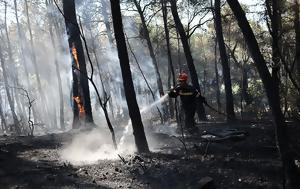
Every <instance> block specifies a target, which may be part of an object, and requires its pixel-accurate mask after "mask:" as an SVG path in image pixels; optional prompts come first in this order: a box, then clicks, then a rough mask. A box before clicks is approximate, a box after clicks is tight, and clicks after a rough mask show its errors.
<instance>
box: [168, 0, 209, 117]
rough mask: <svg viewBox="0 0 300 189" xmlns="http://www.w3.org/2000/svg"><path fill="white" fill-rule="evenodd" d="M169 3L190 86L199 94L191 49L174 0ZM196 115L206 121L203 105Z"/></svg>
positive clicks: (198, 108)
mask: <svg viewBox="0 0 300 189" xmlns="http://www.w3.org/2000/svg"><path fill="white" fill-rule="evenodd" d="M170 3H171V11H172V15H173V18H174V22H175V25H176V28H177V30H178V33H179V35H180V38H181V43H182V46H183V50H184V54H185V57H186V62H187V65H188V68H189V71H190V75H191V79H192V84H193V85H194V87H195V88H196V89H197V90H198V91H199V92H200V85H199V81H198V75H197V72H196V68H195V65H194V60H193V57H192V53H191V49H190V46H189V43H188V38H187V35H186V33H185V30H184V27H183V25H182V23H181V20H180V18H179V16H178V12H177V5H176V1H175V0H174V1H170ZM197 113H198V117H199V119H200V120H206V119H207V118H206V114H205V109H204V105H203V103H199V104H198V106H197Z"/></svg>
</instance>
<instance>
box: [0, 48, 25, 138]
mask: <svg viewBox="0 0 300 189" xmlns="http://www.w3.org/2000/svg"><path fill="white" fill-rule="evenodd" d="M0 62H1V67H2V74H3V80H4V86H5V92H6V95H7V99H8V104H9V107H10V110H11V113H12V117H13V121H14V129H15V133H16V134H17V135H19V134H21V130H20V124H19V120H18V117H17V114H16V112H15V106H14V103H13V98H12V96H11V93H10V90H9V84H8V75H7V74H8V72H7V69H6V65H5V59H4V57H3V52H2V48H1V45H0Z"/></svg>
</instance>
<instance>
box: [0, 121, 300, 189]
mask: <svg viewBox="0 0 300 189" xmlns="http://www.w3.org/2000/svg"><path fill="white" fill-rule="evenodd" d="M197 126H198V128H199V132H198V133H197V134H195V135H186V137H185V138H184V140H183V139H182V138H181V136H180V135H170V134H167V133H163V132H154V133H152V134H151V136H150V135H148V138H149V145H150V148H151V149H152V153H150V154H139V155H137V154H134V153H131V152H130V153H127V154H126V153H122V154H121V155H120V156H119V155H118V153H116V154H113V155H116V156H117V157H116V156H113V155H112V154H110V156H107V157H106V158H105V157H99V158H98V160H97V158H96V159H95V158H93V159H89V156H91V155H93V154H89V153H87V152H85V151H83V153H85V156H86V159H88V160H89V161H88V162H85V163H84V162H81V163H80V161H77V163H76V161H75V163H74V162H72V161H68V160H66V159H65V158H64V157H65V155H66V154H64V150H65V149H66V148H68V146H69V145H70V144H72V145H75V146H72V148H75V149H76V144H77V145H79V144H80V142H78V143H75V144H74V137H75V136H77V135H78V132H79V131H78V132H74V131H72V132H67V133H60V134H48V135H44V136H38V137H27V136H23V137H13V136H5V135H4V136H1V137H0V186H1V187H0V188H137V189H140V188H145V189H147V188H153V189H157V188H161V189H167V188H172V189H173V188H191V189H193V188H243V189H245V188H264V189H266V188H270V189H271V188H272V189H274V188H275V189H276V188H282V172H281V162H280V159H279V155H278V151H277V148H276V144H275V134H274V127H273V126H272V124H271V123H269V122H265V123H262V122H260V123H236V124H225V123H201V124H198V125H197ZM295 128H296V127H293V128H292V129H295ZM228 129H229V130H228ZM224 130H226V132H227V131H229V132H231V131H234V132H236V131H237V132H238V135H236V136H234V137H226V136H225V135H222V132H223V131H224ZM220 131H222V132H220ZM89 132H90V131H89ZM213 133H214V134H216V133H217V134H218V136H217V137H213V136H211V134H213ZM220 133H221V134H220ZM291 133H295V132H294V131H292V132H291ZM298 133H299V132H298ZM223 134H224V133H223ZM225 134H226V133H225ZM203 135H204V137H201V136H203ZM224 136H225V137H224ZM299 139H300V137H295V141H294V142H295V143H298V144H299ZM84 142H87V141H84V140H82V143H84ZM89 142H90V144H94V143H95V142H96V141H89ZM154 143H155V147H154V146H153V144H154ZM183 144H185V145H183ZM151 146H152V147H151ZM78 148H80V147H78ZM298 149H299V148H298ZM90 150H92V151H93V150H94V151H97V150H99V146H98V147H97V145H96V147H95V146H94V145H93V146H92V147H90ZM107 150H108V151H107V152H105V151H104V152H101V153H103V154H105V153H110V152H109V150H112V149H109V146H108V147H107ZM122 152H126V149H125V150H124V149H122ZM69 153H71V152H69ZM101 153H99V156H100V155H101ZM63 154H64V155H63ZM69 156H72V154H69ZM81 158H83V159H84V156H82V157H81Z"/></svg>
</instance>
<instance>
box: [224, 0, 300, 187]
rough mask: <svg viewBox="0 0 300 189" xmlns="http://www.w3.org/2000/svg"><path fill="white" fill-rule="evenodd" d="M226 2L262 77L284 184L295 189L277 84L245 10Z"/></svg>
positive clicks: (234, 0)
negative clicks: (272, 121)
mask: <svg viewBox="0 0 300 189" xmlns="http://www.w3.org/2000/svg"><path fill="white" fill-rule="evenodd" d="M227 2H228V4H229V6H230V8H231V10H232V11H233V13H234V15H235V17H236V19H237V21H238V25H239V27H240V28H241V31H242V33H243V35H244V38H245V40H246V43H247V45H248V49H249V51H250V53H251V57H252V59H253V60H254V64H255V66H256V68H257V70H258V72H259V75H260V77H261V79H262V82H263V85H264V88H265V91H266V94H267V97H268V101H269V105H270V107H271V110H272V115H273V120H274V124H275V126H276V139H277V146H278V150H279V152H280V156H281V160H282V163H283V168H284V173H285V178H286V183H285V185H286V187H287V188H293V189H294V188H295V189H296V188H298V186H299V175H298V172H297V167H296V165H295V162H294V157H293V155H292V154H291V150H290V148H289V140H288V135H287V131H286V127H287V125H286V122H285V118H284V116H283V114H282V111H281V107H280V96H279V90H278V89H279V87H278V86H276V85H278V83H277V82H276V81H274V79H273V78H272V76H271V74H270V72H269V70H268V67H267V65H266V61H265V59H264V57H263V55H262V54H261V52H260V49H259V46H258V43H257V41H256V38H255V36H254V33H253V31H252V29H251V27H250V24H249V22H248V20H247V18H246V16H245V12H244V11H243V9H242V7H241V5H240V4H239V2H238V1H237V0H227Z"/></svg>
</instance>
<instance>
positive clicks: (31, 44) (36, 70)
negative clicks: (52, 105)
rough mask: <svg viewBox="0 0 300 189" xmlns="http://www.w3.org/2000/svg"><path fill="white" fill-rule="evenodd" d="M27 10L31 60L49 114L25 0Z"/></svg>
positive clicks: (26, 9) (44, 109) (45, 109)
mask: <svg viewBox="0 0 300 189" xmlns="http://www.w3.org/2000/svg"><path fill="white" fill-rule="evenodd" d="M25 12H26V17H27V27H28V31H29V37H30V48H31V51H30V55H31V60H32V63H33V68H34V73H35V75H36V81H37V87H38V92H39V94H40V97H41V99H42V100H43V101H45V102H46V103H42V102H41V101H40V102H41V104H42V105H43V106H42V111H43V112H44V113H46V115H44V116H47V115H48V114H49V110H48V106H47V99H46V95H45V93H44V91H43V89H42V83H41V78H40V74H39V70H38V64H37V57H36V52H35V46H34V41H33V34H32V28H31V22H30V17H29V9H28V0H25ZM35 118H36V117H35Z"/></svg>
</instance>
